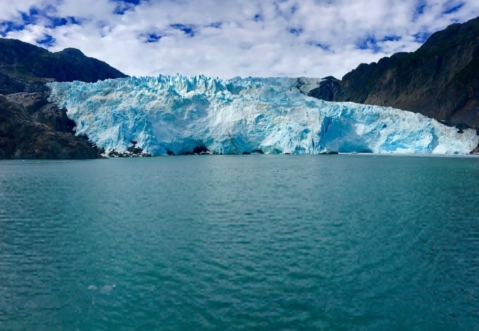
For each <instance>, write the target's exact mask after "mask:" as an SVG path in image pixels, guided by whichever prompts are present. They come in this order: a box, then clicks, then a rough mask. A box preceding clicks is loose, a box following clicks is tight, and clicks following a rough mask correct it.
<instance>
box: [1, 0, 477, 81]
mask: <svg viewBox="0 0 479 331" xmlns="http://www.w3.org/2000/svg"><path fill="white" fill-rule="evenodd" d="M461 3H464V5H463V6H462V7H460V8H459V9H458V10H457V11H454V12H451V13H449V14H444V12H445V11H446V10H447V9H450V8H453V7H455V6H458V5H460V4H461ZM421 4H422V5H423V7H421ZM119 6H120V7H119ZM31 8H36V9H37V11H38V12H39V16H38V17H37V19H36V20H34V21H33V22H32V23H31V24H28V25H26V26H25V27H24V28H23V30H20V31H15V29H10V30H11V31H8V33H7V34H6V36H7V37H8V38H17V39H21V40H23V41H27V42H30V43H35V42H36V40H39V39H41V38H42V37H44V36H45V35H51V36H52V37H53V38H54V39H55V44H54V45H53V46H51V47H50V50H52V51H59V50H61V49H63V48H66V47H75V48H79V49H80V50H82V51H83V52H84V53H85V54H86V55H88V56H93V57H96V58H98V59H101V60H103V61H106V62H108V63H109V64H111V65H112V66H114V67H116V68H118V69H120V70H122V71H124V72H125V73H127V74H130V75H157V74H176V73H181V74H185V75H197V74H206V75H211V76H219V77H233V76H310V77H324V76H327V75H334V76H336V77H342V75H344V74H345V73H346V72H348V71H350V70H351V69H353V68H355V67H356V66H357V65H359V64H360V63H363V62H366V63H369V62H372V61H377V60H378V59H380V58H381V57H384V56H389V55H391V54H393V53H395V52H398V51H414V50H416V49H417V48H418V47H419V46H420V45H421V44H420V43H419V42H418V41H417V40H416V38H415V37H414V35H416V34H422V33H425V34H430V33H432V32H434V31H437V30H440V29H443V28H445V27H446V26H448V25H449V24H451V23H452V22H464V21H467V20H468V19H471V18H474V17H476V16H478V15H479V3H477V1H474V0H468V1H466V2H458V1H451V0H361V1H355V0H336V1H334V0H277V1H271V0H269V1H266V0H263V1H261V0H230V1H221V2H219V1H217V0H201V1H200V0H149V1H142V2H141V3H140V4H139V5H137V6H133V5H131V4H130V5H128V4H126V3H120V4H119V3H118V2H114V1H111V0H82V1H78V0H20V1H19V0H17V1H15V2H14V3H13V2H12V1H10V0H0V21H3V22H6V21H10V22H15V24H18V23H19V22H20V23H21V22H22V20H23V19H22V15H21V13H22V12H24V13H28V12H29V10H30V9H31ZM117 9H120V10H121V9H122V10H126V11H125V12H124V14H123V15H118V14H115V11H118V10H117ZM45 10H47V12H45ZM255 15H258V16H257V19H255ZM53 16H55V17H64V18H66V17H75V18H76V19H77V20H79V21H81V25H77V24H67V25H62V26H57V27H51V20H50V19H49V18H48V17H53ZM219 23H221V25H220V24H219ZM173 24H183V25H185V26H187V27H189V28H191V29H192V31H191V32H190V31H189V30H185V31H186V32H187V33H185V31H182V30H181V27H178V26H177V27H176V28H174V27H172V25H173ZM192 34H194V36H192ZM152 36H153V37H152ZM159 36H161V39H159V41H158V42H154V43H147V42H146V40H148V38H149V37H150V39H151V40H154V39H158V38H159ZM368 40H369V41H368ZM316 45H318V46H316ZM319 45H320V46H321V47H319ZM361 45H363V48H365V49H361V48H360V46H361ZM365 46H367V47H365Z"/></svg>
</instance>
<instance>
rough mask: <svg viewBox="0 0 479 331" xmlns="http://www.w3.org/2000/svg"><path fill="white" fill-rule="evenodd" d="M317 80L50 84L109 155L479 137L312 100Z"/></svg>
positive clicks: (441, 145) (422, 149)
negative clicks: (134, 150) (136, 150)
mask: <svg viewBox="0 0 479 331" xmlns="http://www.w3.org/2000/svg"><path fill="white" fill-rule="evenodd" d="M318 82H319V80H314V79H306V78H298V79H296V78H233V79H218V78H209V77H205V76H196V77H183V76H180V75H177V76H158V77H131V78H122V79H115V80H106V81H100V82H97V83H83V82H72V83H58V82H55V83H50V84H48V85H49V87H50V89H51V95H50V101H52V102H54V103H56V104H57V105H58V106H60V107H66V108H67V110H68V112H67V114H68V116H69V117H70V118H71V119H72V120H73V121H75V123H76V124H77V128H76V134H78V135H86V136H88V137H89V139H90V140H91V141H93V142H94V143H96V144H97V145H98V146H99V147H102V148H104V149H105V150H106V151H107V152H108V151H111V150H116V151H118V152H124V151H125V150H126V149H127V148H128V147H130V146H131V144H130V142H131V141H136V142H138V144H137V146H138V147H140V148H142V149H143V150H144V151H145V152H148V153H150V154H152V155H166V154H168V153H170V154H171V153H174V154H176V155H178V154H185V153H188V152H192V151H193V149H194V148H195V147H199V146H204V147H206V148H207V149H208V150H209V151H211V152H212V153H218V154H242V153H249V152H253V151H256V150H258V151H262V152H263V153H265V154H278V153H291V154H319V153H323V152H328V151H329V152H332V151H334V152H339V153H351V152H373V153H437V154H453V153H469V152H470V151H471V150H473V149H474V148H475V147H476V146H477V145H478V143H479V137H478V136H477V134H476V132H475V131H474V130H464V132H463V133H459V132H458V130H457V129H456V128H452V127H447V126H445V125H443V124H441V123H439V122H437V121H436V120H433V119H430V118H427V117H425V116H423V115H420V114H416V113H412V112H408V111H402V110H398V109H393V108H386V107H378V106H369V105H361V104H355V103H338V102H326V101H322V100H317V99H314V98H311V97H307V96H306V94H307V92H308V91H309V90H311V89H312V88H314V87H316V86H317V84H318Z"/></svg>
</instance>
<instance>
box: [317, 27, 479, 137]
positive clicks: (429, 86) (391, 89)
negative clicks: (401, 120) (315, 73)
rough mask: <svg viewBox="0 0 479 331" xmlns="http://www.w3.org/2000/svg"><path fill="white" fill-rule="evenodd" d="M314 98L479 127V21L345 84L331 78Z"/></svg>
mask: <svg viewBox="0 0 479 331" xmlns="http://www.w3.org/2000/svg"><path fill="white" fill-rule="evenodd" d="M310 96H313V97H316V98H319V99H324V100H328V101H352V102H357V103H365V104H373V105H379V106H391V107H395V108H399V109H403V110H409V111H413V112H417V113H421V114H424V115H426V116H429V117H432V118H435V119H437V120H440V121H443V122H445V123H446V124H450V125H456V126H459V127H461V126H464V127H465V126H469V127H472V128H475V129H479V18H476V19H473V20H471V21H469V22H466V23H463V24H453V25H451V26H449V27H448V28H447V29H445V30H443V31H439V32H436V33H434V34H433V35H431V37H430V38H429V39H428V40H427V41H426V42H425V43H424V45H422V46H421V47H420V48H419V49H418V50H417V51H416V52H413V53H397V54H394V55H393V56H391V57H389V58H383V59H381V60H379V62H378V63H371V64H361V65H360V66H359V67H357V68H356V69H354V70H353V71H351V72H350V73H348V74H346V75H345V76H344V77H343V79H342V80H341V81H340V80H337V79H335V78H334V77H327V78H326V79H324V81H323V82H322V83H321V85H320V87H319V88H317V89H314V90H312V91H311V92H310Z"/></svg>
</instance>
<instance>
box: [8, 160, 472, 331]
mask: <svg viewBox="0 0 479 331" xmlns="http://www.w3.org/2000/svg"><path fill="white" fill-rule="evenodd" d="M0 329H1V330H48V331H52V330H368V331H369V330H435V331H438V330H439V331H440V330H447V331H451V330H479V159H473V158H432V157H427V158H420V157H389V156H380V157H377V156H360V155H352V156H343V155H340V156H242V157H239V156H205V157H198V156H196V157H194V156H192V157H170V158H168V157H164V158H153V159H122V160H96V161H69V162H34V161H26V162H21V161H14V162H10V161H8V162H7V161H3V162H0Z"/></svg>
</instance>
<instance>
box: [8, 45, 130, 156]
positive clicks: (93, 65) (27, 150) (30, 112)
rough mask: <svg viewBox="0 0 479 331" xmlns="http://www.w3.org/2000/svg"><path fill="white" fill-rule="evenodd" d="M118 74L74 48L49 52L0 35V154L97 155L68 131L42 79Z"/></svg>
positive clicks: (69, 123)
mask: <svg viewBox="0 0 479 331" xmlns="http://www.w3.org/2000/svg"><path fill="white" fill-rule="evenodd" d="M121 77H126V75H124V74H123V73H121V72H120V71H118V70H116V69H114V68H112V67H110V66H109V65H108V64H106V63H104V62H102V61H99V60H97V59H94V58H89V57H86V56H85V55H84V54H83V53H82V52H80V51H79V50H76V49H72V48H69V49H65V50H63V51H61V52H58V53H51V52H49V51H47V50H46V49H43V48H40V47H37V46H34V45H30V44H28V43H24V42H21V41H19V40H13V39H0V159H19V158H21V159H36V158H41V159H85V158H98V157H99V156H100V155H99V150H98V149H97V148H96V147H95V146H93V145H92V144H91V143H89V142H88V140H87V139H86V138H84V137H77V136H75V135H74V131H73V130H74V127H75V123H74V122H73V121H71V120H70V119H68V117H67V116H66V112H65V110H64V109H59V108H58V107H56V106H55V105H53V104H50V103H49V102H48V100H47V98H48V94H49V93H48V88H47V87H46V86H45V83H46V82H48V81H74V80H80V81H85V82H96V81H98V80H104V79H108V78H121Z"/></svg>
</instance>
